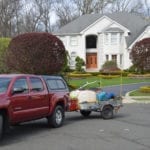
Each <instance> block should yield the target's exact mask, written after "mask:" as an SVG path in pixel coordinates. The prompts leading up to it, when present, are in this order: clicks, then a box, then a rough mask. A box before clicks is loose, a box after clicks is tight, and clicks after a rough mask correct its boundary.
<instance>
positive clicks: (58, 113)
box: [48, 105, 65, 128]
mask: <svg viewBox="0 0 150 150" xmlns="http://www.w3.org/2000/svg"><path fill="white" fill-rule="evenodd" d="M64 118H65V112H64V109H63V107H62V106H60V105H58V106H56V107H55V110H54V112H53V114H52V115H51V116H48V124H49V125H51V126H52V127H53V128H58V127H60V126H62V124H63V122H64Z"/></svg>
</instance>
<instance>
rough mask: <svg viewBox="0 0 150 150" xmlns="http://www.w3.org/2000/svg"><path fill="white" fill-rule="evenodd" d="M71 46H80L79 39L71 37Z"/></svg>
mask: <svg viewBox="0 0 150 150" xmlns="http://www.w3.org/2000/svg"><path fill="white" fill-rule="evenodd" d="M70 45H71V46H77V45H78V38H77V37H76V36H71V37H70Z"/></svg>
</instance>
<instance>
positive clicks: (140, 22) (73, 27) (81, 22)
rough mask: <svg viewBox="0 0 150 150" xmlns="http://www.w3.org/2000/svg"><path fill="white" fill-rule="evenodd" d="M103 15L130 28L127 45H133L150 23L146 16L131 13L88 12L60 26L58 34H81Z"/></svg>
mask: <svg viewBox="0 0 150 150" xmlns="http://www.w3.org/2000/svg"><path fill="white" fill-rule="evenodd" d="M103 16H107V17H109V18H111V19H112V20H114V21H116V22H117V23H119V24H121V25H122V26H124V27H126V28H127V29H129V30H130V35H129V36H128V37H127V38H126V39H127V45H128V46H129V45H131V44H132V43H133V42H134V41H135V39H136V38H137V37H138V36H139V35H140V34H141V33H142V32H143V31H144V29H145V28H146V27H147V26H148V25H150V22H148V21H146V20H145V19H144V18H142V17H140V16H138V15H136V14H130V13H125V12H122V13H112V14H104V15H101V14H86V15H83V16H81V17H79V18H77V19H75V20H74V21H72V22H70V23H68V24H67V25H65V26H64V27H62V28H60V30H58V32H57V33H56V34H58V35H61V34H63V35H65V34H79V33H80V32H81V31H83V30H84V29H85V28H87V27H88V26H89V25H91V24H92V23H94V22H95V21H97V20H98V19H100V18H101V17H103Z"/></svg>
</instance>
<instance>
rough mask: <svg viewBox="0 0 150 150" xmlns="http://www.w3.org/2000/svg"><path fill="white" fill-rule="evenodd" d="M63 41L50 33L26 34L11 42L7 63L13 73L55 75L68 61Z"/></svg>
mask: <svg viewBox="0 0 150 150" xmlns="http://www.w3.org/2000/svg"><path fill="white" fill-rule="evenodd" d="M65 56H66V52H65V47H64V45H63V43H62V42H61V40H59V39H58V38H57V37H56V36H54V35H52V34H49V33H25V34H21V35H18V36H17V37H15V38H13V39H12V40H11V42H10V45H9V48H8V51H7V57H6V62H7V66H8V68H9V69H10V70H11V71H13V72H20V73H29V74H55V73H58V72H60V71H61V70H62V68H63V66H64V64H65V62H66V61H65V59H66V57H65Z"/></svg>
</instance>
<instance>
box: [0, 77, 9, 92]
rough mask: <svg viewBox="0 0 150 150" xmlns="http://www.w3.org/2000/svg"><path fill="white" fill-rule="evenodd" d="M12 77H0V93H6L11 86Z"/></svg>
mask: <svg viewBox="0 0 150 150" xmlns="http://www.w3.org/2000/svg"><path fill="white" fill-rule="evenodd" d="M10 81H11V78H0V93H5V92H6V91H7V88H8V86H9V83H10Z"/></svg>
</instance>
